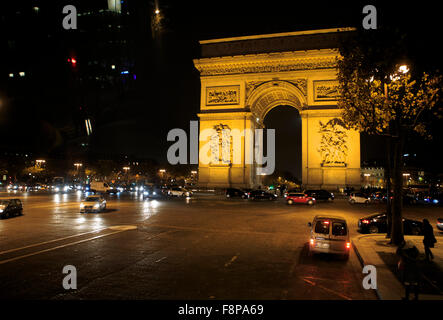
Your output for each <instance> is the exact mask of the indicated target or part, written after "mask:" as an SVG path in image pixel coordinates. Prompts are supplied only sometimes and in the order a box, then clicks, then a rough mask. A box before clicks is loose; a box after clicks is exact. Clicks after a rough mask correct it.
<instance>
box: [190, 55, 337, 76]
mask: <svg viewBox="0 0 443 320" xmlns="http://www.w3.org/2000/svg"><path fill="white" fill-rule="evenodd" d="M338 55H339V53H338V50H336V49H321V50H306V51H287V52H275V53H260V54H249V55H239V56H227V57H214V58H201V59H195V60H194V65H195V67H196V68H197V70H198V71H199V72H200V75H201V76H212V75H228V74H243V73H264V72H284V71H297V70H312V69H330V68H336V65H337V61H336V58H337V56H338Z"/></svg>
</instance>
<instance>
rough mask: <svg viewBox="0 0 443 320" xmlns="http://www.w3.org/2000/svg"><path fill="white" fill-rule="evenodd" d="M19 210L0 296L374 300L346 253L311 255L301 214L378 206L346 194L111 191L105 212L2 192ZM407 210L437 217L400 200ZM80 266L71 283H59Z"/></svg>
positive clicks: (73, 200) (3, 236) (71, 201)
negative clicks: (187, 195) (271, 196)
mask: <svg viewBox="0 0 443 320" xmlns="http://www.w3.org/2000/svg"><path fill="white" fill-rule="evenodd" d="M8 197H16V198H20V199H22V201H23V204H24V215H23V216H19V217H13V218H9V219H4V220H0V283H1V286H0V299H166V300H169V299H235V300H237V299H273V300H274V299H375V298H376V296H375V294H374V292H373V291H371V290H365V289H363V287H362V278H363V275H362V273H361V266H360V264H359V262H358V260H357V258H356V256H355V253H354V252H353V251H352V252H351V256H350V259H349V260H348V261H344V260H342V259H340V258H339V257H331V256H326V255H318V256H313V257H309V256H308V255H307V241H308V236H309V228H308V227H307V222H309V221H312V218H313V217H314V216H315V215H316V214H320V213H321V214H334V215H342V216H344V217H345V218H346V219H347V220H348V223H349V225H350V227H351V236H355V235H357V234H358V233H357V231H356V226H357V219H358V218H360V217H361V216H363V215H365V214H368V213H373V212H377V211H379V210H382V209H383V206H380V205H369V206H364V205H362V206H359V205H355V206H351V205H349V204H348V203H347V202H346V201H345V200H335V201H334V202H333V203H318V204H316V205H315V206H313V207H307V206H304V205H294V206H288V205H286V204H285V203H284V201H283V199H280V200H277V201H250V200H240V199H238V200H236V199H223V198H222V197H214V196H196V197H194V198H193V199H191V200H185V199H169V200H168V199H167V200H143V199H140V198H138V197H137V196H134V195H126V196H121V197H117V196H109V197H108V203H107V210H106V211H105V212H102V213H98V214H80V213H79V201H80V198H81V195H77V194H75V193H73V194H25V193H23V194H20V193H19V194H15V195H13V194H6V193H0V198H8ZM405 215H406V216H411V217H414V218H423V217H428V218H432V219H433V218H434V217H437V216H439V215H442V216H443V212H442V208H441V207H439V208H424V207H420V208H411V209H409V208H406V210H405ZM66 265H73V266H75V267H76V269H77V281H78V284H77V289H76V290H65V289H64V288H63V286H62V281H63V278H64V277H65V276H66V274H63V273H62V270H63V267H64V266H66Z"/></svg>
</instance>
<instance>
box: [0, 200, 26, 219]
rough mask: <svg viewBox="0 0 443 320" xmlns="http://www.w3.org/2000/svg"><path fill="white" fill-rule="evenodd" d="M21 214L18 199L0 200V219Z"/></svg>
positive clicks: (21, 208) (21, 205)
mask: <svg viewBox="0 0 443 320" xmlns="http://www.w3.org/2000/svg"><path fill="white" fill-rule="evenodd" d="M22 214H23V204H22V202H21V201H20V199H8V200H0V218H2V219H3V218H9V217H12V216H20V215H22Z"/></svg>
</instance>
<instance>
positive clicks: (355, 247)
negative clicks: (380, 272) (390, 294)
mask: <svg viewBox="0 0 443 320" xmlns="http://www.w3.org/2000/svg"><path fill="white" fill-rule="evenodd" d="M351 243H352V248H353V249H354V252H355V254H356V255H357V258H358V261H360V264H361V267H362V268H363V267H364V266H365V265H366V264H365V261H364V260H363V257H362V256H361V254H360V252H359V251H358V248H357V246H356V245H355V242H354V240H351ZM375 295H376V296H377V299H378V300H383V299H382V297H381V295H380V292H379V291H378V285H377V289H375Z"/></svg>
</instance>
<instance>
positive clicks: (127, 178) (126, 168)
mask: <svg viewBox="0 0 443 320" xmlns="http://www.w3.org/2000/svg"><path fill="white" fill-rule="evenodd" d="M130 169H131V168H130V167H123V170H125V172H126V184H128V183H129V177H128V171H129V170H130Z"/></svg>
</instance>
